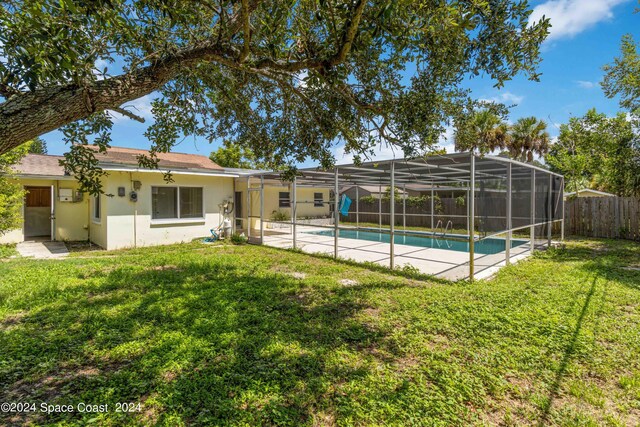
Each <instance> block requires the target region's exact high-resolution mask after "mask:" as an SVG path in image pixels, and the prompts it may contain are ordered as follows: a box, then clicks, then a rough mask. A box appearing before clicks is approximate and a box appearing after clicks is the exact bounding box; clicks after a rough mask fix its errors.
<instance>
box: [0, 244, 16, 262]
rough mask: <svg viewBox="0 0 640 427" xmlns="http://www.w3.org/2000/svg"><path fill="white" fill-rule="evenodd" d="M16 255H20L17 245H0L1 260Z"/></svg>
mask: <svg viewBox="0 0 640 427" xmlns="http://www.w3.org/2000/svg"><path fill="white" fill-rule="evenodd" d="M16 255H18V251H17V250H16V244H15V243H10V244H3V245H0V259H3V258H9V257H12V256H16Z"/></svg>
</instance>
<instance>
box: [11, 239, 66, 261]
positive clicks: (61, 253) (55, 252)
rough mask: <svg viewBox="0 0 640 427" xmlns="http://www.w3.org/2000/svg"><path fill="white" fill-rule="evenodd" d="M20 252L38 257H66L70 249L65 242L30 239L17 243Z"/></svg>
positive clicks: (25, 255) (26, 255) (27, 255)
mask: <svg viewBox="0 0 640 427" xmlns="http://www.w3.org/2000/svg"><path fill="white" fill-rule="evenodd" d="M16 250H17V251H18V253H19V254H20V255H22V256H24V257H32V258H36V259H48V258H64V257H66V256H67V255H69V251H68V250H67V247H66V246H65V244H64V243H63V242H51V241H28V242H21V243H18V244H17V245H16Z"/></svg>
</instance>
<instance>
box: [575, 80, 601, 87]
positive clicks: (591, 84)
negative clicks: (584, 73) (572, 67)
mask: <svg viewBox="0 0 640 427" xmlns="http://www.w3.org/2000/svg"><path fill="white" fill-rule="evenodd" d="M576 84H577V85H578V86H580V87H581V88H583V89H593V88H594V87H596V84H597V83H595V82H590V81H587V80H576Z"/></svg>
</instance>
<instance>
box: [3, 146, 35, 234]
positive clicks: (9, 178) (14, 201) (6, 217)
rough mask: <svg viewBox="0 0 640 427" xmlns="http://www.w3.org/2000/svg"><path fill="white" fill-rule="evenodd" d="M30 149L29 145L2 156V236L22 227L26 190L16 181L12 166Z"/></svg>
mask: <svg viewBox="0 0 640 427" xmlns="http://www.w3.org/2000/svg"><path fill="white" fill-rule="evenodd" d="M28 148H29V147H28V145H27V144H23V145H22V146H20V147H18V148H14V149H13V150H11V151H9V152H8V153H5V154H2V155H0V236H1V235H3V234H5V233H6V232H8V231H10V230H13V229H15V228H18V227H20V224H21V221H22V200H23V197H24V190H23V188H22V185H20V184H19V183H18V182H17V181H16V180H15V179H14V178H15V177H14V175H15V173H14V171H13V170H12V168H11V166H12V165H15V164H16V163H18V162H19V161H20V159H22V158H23V157H24V156H25V155H26V154H27V150H28Z"/></svg>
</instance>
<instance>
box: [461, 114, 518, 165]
mask: <svg viewBox="0 0 640 427" xmlns="http://www.w3.org/2000/svg"><path fill="white" fill-rule="evenodd" d="M454 141H455V149H456V151H477V152H479V153H480V154H487V153H491V152H492V151H494V150H498V149H504V148H506V147H507V144H508V142H509V126H508V125H507V123H506V122H505V120H504V119H503V118H502V117H501V116H500V115H499V114H498V113H497V112H495V111H493V110H492V109H489V108H485V109H482V110H480V111H476V112H473V113H472V114H471V116H470V117H469V118H468V119H467V120H460V121H459V122H458V123H457V126H456V129H455V133H454Z"/></svg>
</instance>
